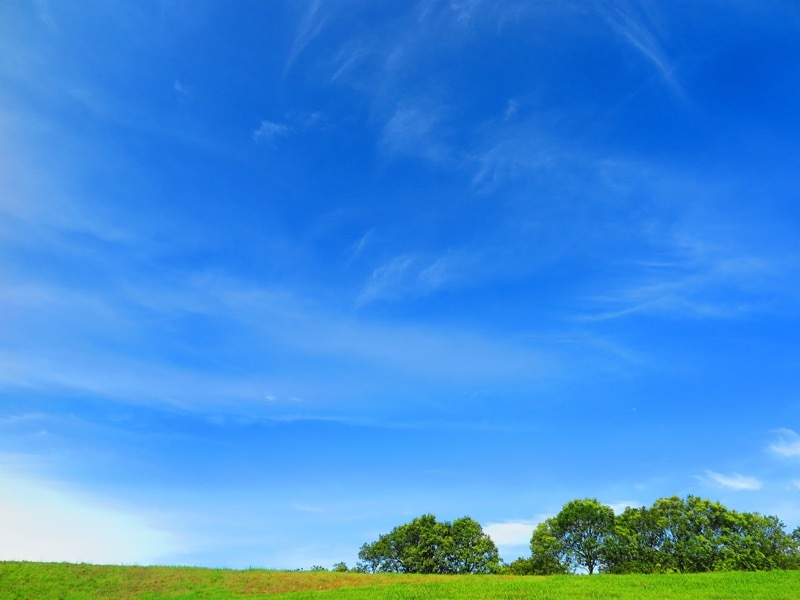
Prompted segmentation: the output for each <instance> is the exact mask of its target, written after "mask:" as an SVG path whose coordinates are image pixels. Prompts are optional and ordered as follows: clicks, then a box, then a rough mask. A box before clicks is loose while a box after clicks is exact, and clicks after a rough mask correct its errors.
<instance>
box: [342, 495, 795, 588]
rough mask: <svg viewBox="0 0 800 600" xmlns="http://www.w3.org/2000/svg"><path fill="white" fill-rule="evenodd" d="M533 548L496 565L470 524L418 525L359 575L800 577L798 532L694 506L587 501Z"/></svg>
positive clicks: (397, 532) (767, 520)
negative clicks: (793, 573)
mask: <svg viewBox="0 0 800 600" xmlns="http://www.w3.org/2000/svg"><path fill="white" fill-rule="evenodd" d="M530 548H531V555H530V557H528V558H519V559H517V560H515V561H514V562H512V563H510V564H503V563H502V562H501V561H500V558H499V554H498V551H497V547H496V546H495V544H494V542H493V541H492V540H491V538H489V536H488V535H487V534H485V533H484V532H483V529H482V528H481V526H480V524H479V523H477V522H476V521H474V520H473V519H470V518H469V517H464V518H462V519H456V520H455V521H453V522H452V523H450V522H447V521H444V522H438V521H437V520H436V517H434V516H433V515H422V516H421V517H418V518H416V519H414V520H413V521H411V522H410V523H406V524H405V525H400V526H399V527H395V528H394V529H393V530H392V531H391V532H389V533H387V534H384V535H381V536H380V537H379V538H378V539H377V540H376V541H375V542H372V543H371V544H364V545H363V546H362V547H361V551H360V552H359V553H358V557H359V559H360V562H359V563H358V566H357V567H356V570H359V571H364V572H369V573H376V572H392V573H509V574H514V575H554V574H563V573H575V572H588V573H589V574H592V573H595V572H604V573H675V572H678V573H699V572H705V571H731V570H746V571H756V570H758V571H761V570H771V569H800V527H798V528H797V529H795V530H794V531H793V532H792V533H791V534H789V533H787V532H786V531H785V530H784V525H783V523H782V522H781V521H780V519H778V517H775V516H770V515H761V514H759V513H748V512H737V511H735V510H731V509H728V508H726V507H725V506H723V505H722V504H720V503H718V502H711V501H710V500H706V499H703V498H699V497H696V496H687V497H686V498H678V497H677V496H673V497H671V498H660V499H658V500H656V501H655V502H654V503H653V505H652V506H650V507H641V508H632V507H628V508H626V509H625V511H624V512H623V513H621V514H619V515H615V514H614V511H613V510H612V509H611V508H610V507H608V506H606V505H604V504H601V503H600V502H598V501H597V500H594V499H585V500H573V501H572V502H569V503H567V504H565V505H564V507H563V508H562V509H561V512H559V513H558V514H557V515H556V516H555V517H552V518H550V519H547V520H545V521H544V522H542V523H540V524H539V525H538V526H537V527H536V529H534V531H533V535H532V537H531V543H530ZM337 566H338V567H339V568H344V569H346V568H347V567H346V566H344V564H343V563H340V565H337Z"/></svg>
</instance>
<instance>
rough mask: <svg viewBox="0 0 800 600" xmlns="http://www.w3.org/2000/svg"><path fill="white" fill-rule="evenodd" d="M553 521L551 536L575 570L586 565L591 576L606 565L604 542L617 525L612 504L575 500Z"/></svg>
mask: <svg viewBox="0 0 800 600" xmlns="http://www.w3.org/2000/svg"><path fill="white" fill-rule="evenodd" d="M549 521H550V523H549V527H550V529H551V535H552V536H553V538H555V539H556V540H557V541H558V542H559V543H560V545H561V552H562V554H563V557H564V558H565V559H566V562H567V563H568V564H569V565H570V566H571V567H572V568H573V569H577V568H580V567H584V568H585V569H586V570H587V571H589V574H590V575H591V574H592V573H594V571H595V569H597V568H598V567H601V566H602V565H603V552H604V544H605V542H606V539H607V538H608V537H609V536H610V535H611V534H612V533H613V528H614V511H613V510H611V508H610V507H608V506H606V505H605V504H600V502H598V501H597V500H595V499H589V498H587V499H585V500H573V501H572V502H569V503H567V504H565V505H564V507H563V508H562V509H561V512H560V513H558V514H557V515H556V516H555V517H554V518H553V519H550V520H549Z"/></svg>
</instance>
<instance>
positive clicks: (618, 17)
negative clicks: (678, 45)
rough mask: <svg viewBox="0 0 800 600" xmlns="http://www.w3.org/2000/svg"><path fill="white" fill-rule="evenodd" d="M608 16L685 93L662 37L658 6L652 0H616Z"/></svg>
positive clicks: (679, 92) (667, 80)
mask: <svg viewBox="0 0 800 600" xmlns="http://www.w3.org/2000/svg"><path fill="white" fill-rule="evenodd" d="M605 17H606V20H607V22H608V23H609V24H610V26H611V28H612V30H613V31H615V32H616V33H617V34H618V35H619V36H620V37H621V38H622V39H623V40H625V41H626V42H627V43H628V44H629V45H630V46H631V47H633V48H634V49H635V50H636V51H637V52H639V53H640V54H641V55H642V56H643V57H644V58H645V60H647V61H648V62H649V63H650V64H651V65H652V66H653V67H655V69H656V70H657V71H658V73H659V74H660V75H661V78H662V80H663V81H664V83H665V84H666V85H667V87H668V88H669V89H670V90H672V91H673V92H674V93H675V94H676V95H678V96H683V95H684V91H683V88H682V87H681V84H680V82H679V80H678V78H677V76H676V74H675V67H674V66H673V64H672V63H671V62H670V60H669V58H668V57H667V54H666V52H665V51H664V47H663V43H662V42H661V40H659V31H660V30H662V27H661V19H660V18H659V16H658V10H657V8H656V6H655V5H654V4H653V3H652V2H650V1H649V0H638V1H632V0H612V1H611V2H610V3H609V4H608V6H607V8H606V11H605Z"/></svg>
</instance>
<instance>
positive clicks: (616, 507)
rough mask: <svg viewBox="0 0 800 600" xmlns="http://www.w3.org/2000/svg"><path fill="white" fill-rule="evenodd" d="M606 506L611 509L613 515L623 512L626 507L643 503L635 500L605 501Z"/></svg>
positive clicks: (638, 505) (633, 506) (636, 506)
mask: <svg viewBox="0 0 800 600" xmlns="http://www.w3.org/2000/svg"><path fill="white" fill-rule="evenodd" d="M606 506H608V507H609V508H610V509H611V510H613V511H614V514H615V515H618V514H620V513H623V512H625V509H626V508H638V507H641V506H644V504H642V503H641V502H639V501H637V500H620V501H619V502H607V503H606Z"/></svg>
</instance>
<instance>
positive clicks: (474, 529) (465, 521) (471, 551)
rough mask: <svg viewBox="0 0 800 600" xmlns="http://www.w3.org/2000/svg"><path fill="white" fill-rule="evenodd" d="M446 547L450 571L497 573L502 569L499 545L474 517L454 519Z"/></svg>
mask: <svg viewBox="0 0 800 600" xmlns="http://www.w3.org/2000/svg"><path fill="white" fill-rule="evenodd" d="M445 547H446V550H447V559H448V569H447V570H448V572H450V573H496V572H497V571H499V569H500V554H499V553H498V551H497V546H495V544H494V542H493V541H492V539H491V538H490V537H489V536H488V535H486V534H485V533H484V532H483V528H482V527H481V525H480V523H478V522H477V521H475V520H474V519H471V518H469V517H463V518H461V519H456V520H454V521H453V523H452V524H451V525H450V535H449V539H447V540H446V544H445Z"/></svg>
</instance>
